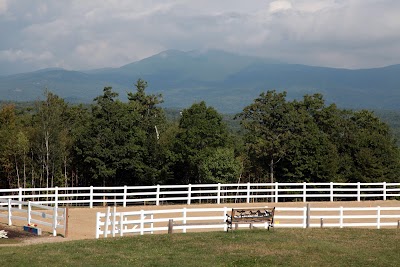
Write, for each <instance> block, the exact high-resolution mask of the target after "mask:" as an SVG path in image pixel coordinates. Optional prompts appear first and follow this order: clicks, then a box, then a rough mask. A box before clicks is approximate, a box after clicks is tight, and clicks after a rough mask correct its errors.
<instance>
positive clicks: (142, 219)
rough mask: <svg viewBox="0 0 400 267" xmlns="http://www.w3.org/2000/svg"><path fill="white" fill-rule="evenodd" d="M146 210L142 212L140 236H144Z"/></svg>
mask: <svg viewBox="0 0 400 267" xmlns="http://www.w3.org/2000/svg"><path fill="white" fill-rule="evenodd" d="M144 218H145V217H144V210H140V235H144Z"/></svg>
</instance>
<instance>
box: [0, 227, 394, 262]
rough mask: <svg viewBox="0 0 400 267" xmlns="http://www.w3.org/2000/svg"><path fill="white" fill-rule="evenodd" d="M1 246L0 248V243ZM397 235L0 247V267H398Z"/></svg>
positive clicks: (284, 233)
mask: <svg viewBox="0 0 400 267" xmlns="http://www.w3.org/2000/svg"><path fill="white" fill-rule="evenodd" d="M0 243H1V242H0ZM399 264H400V231H398V230H396V229H390V230H388V229H381V230H371V229H275V230H271V231H266V230H240V231H235V232H234V233H233V234H232V233H225V232H207V233H187V234H173V235H145V236H134V237H123V238H108V239H99V240H84V241H70V242H61V243H47V244H38V245H30V246H20V247H4V246H3V247H0V266H399Z"/></svg>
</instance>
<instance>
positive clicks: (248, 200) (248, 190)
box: [246, 182, 251, 203]
mask: <svg viewBox="0 0 400 267" xmlns="http://www.w3.org/2000/svg"><path fill="white" fill-rule="evenodd" d="M250 186H251V185H250V182H247V193H246V194H247V203H250Z"/></svg>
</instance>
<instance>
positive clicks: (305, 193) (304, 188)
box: [303, 182, 307, 202]
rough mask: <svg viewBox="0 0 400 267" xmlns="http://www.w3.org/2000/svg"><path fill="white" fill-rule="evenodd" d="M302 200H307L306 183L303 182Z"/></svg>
mask: <svg viewBox="0 0 400 267" xmlns="http://www.w3.org/2000/svg"><path fill="white" fill-rule="evenodd" d="M303 202H307V183H306V182H303Z"/></svg>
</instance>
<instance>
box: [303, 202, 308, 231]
mask: <svg viewBox="0 0 400 267" xmlns="http://www.w3.org/2000/svg"><path fill="white" fill-rule="evenodd" d="M303 228H307V207H303Z"/></svg>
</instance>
